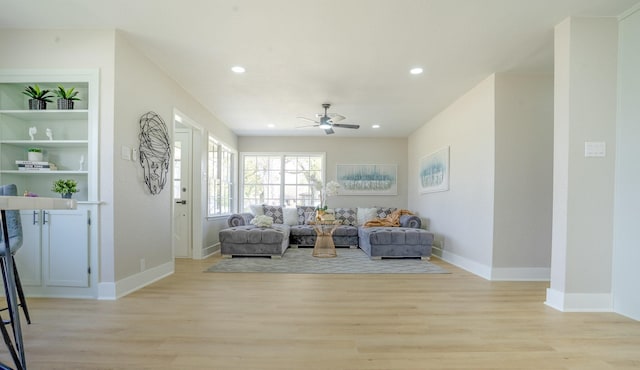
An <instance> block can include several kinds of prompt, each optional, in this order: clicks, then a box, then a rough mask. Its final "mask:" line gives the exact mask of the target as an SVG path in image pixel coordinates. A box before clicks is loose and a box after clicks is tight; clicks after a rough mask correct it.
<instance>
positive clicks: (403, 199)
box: [238, 134, 415, 210]
mask: <svg viewBox="0 0 640 370" xmlns="http://www.w3.org/2000/svg"><path fill="white" fill-rule="evenodd" d="M337 135H339V134H336V135H335V136H331V137H329V136H326V137H254V136H241V137H239V138H238V149H239V151H241V152H326V166H327V172H326V177H327V178H326V180H327V181H331V180H335V178H336V164H397V165H398V195H389V196H364V195H359V196H336V197H331V198H330V199H329V200H328V201H327V204H328V205H329V207H363V206H365V207H366V206H373V205H376V206H389V207H398V208H408V209H411V210H415V207H413V205H412V206H409V204H408V203H407V180H406V179H407V139H405V138H390V139H380V138H342V137H339V136H337Z"/></svg>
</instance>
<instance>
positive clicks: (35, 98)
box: [22, 85, 52, 109]
mask: <svg viewBox="0 0 640 370" xmlns="http://www.w3.org/2000/svg"><path fill="white" fill-rule="evenodd" d="M22 93H23V94H25V95H26V96H28V97H29V98H30V99H29V109H47V103H51V102H52V100H51V98H52V95H50V94H51V92H50V91H49V90H42V89H40V86H38V85H33V86H27V87H25V88H24V91H23V92H22Z"/></svg>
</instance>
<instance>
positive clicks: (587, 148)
mask: <svg viewBox="0 0 640 370" xmlns="http://www.w3.org/2000/svg"><path fill="white" fill-rule="evenodd" d="M606 155H607V144H606V143H605V142H604V141H585V142H584V156H585V157H605V156H606Z"/></svg>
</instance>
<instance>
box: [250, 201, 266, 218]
mask: <svg viewBox="0 0 640 370" xmlns="http://www.w3.org/2000/svg"><path fill="white" fill-rule="evenodd" d="M262 206H264V204H250V205H249V209H250V210H251V213H252V214H253V215H254V216H260V215H263V214H264V210H263V209H262Z"/></svg>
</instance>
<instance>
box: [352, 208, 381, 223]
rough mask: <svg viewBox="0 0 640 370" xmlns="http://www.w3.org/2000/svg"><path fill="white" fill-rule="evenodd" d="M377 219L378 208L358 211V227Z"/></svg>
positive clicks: (359, 209)
mask: <svg viewBox="0 0 640 370" xmlns="http://www.w3.org/2000/svg"><path fill="white" fill-rule="evenodd" d="M377 217H378V209H377V208H358V210H357V218H358V225H364V223H365V222H367V221H371V220H375V219H376V218H377Z"/></svg>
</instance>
